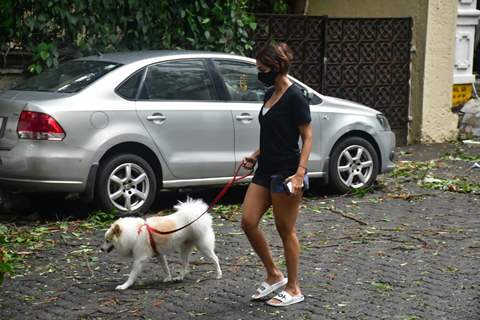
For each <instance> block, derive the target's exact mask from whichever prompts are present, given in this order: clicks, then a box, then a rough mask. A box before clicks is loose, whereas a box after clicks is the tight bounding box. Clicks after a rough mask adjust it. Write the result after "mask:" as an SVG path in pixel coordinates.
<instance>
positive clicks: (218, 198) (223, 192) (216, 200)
mask: <svg viewBox="0 0 480 320" xmlns="http://www.w3.org/2000/svg"><path fill="white" fill-rule="evenodd" d="M243 164H244V161H243V160H242V162H241V163H240V164H239V165H238V167H237V170H236V171H235V174H234V175H233V178H232V179H231V180H230V181H229V182H228V183H227V184H226V185H225V186H224V187H223V189H222V190H221V191H220V192H219V193H218V194H217V196H216V197H215V199H213V201H212V202H211V203H210V205H209V206H208V208H207V210H205V211H204V212H203V213H202V214H201V215H199V216H198V217H197V218H195V219H194V220H192V221H190V222H189V223H187V224H186V225H184V226H182V227H180V228H177V229H174V230H169V231H160V230H157V229H155V228H153V227H150V226H149V225H148V224H147V230H148V232H149V234H151V233H152V232H153V233H156V234H162V235H165V234H172V233H175V232H177V231H180V230H182V229H185V228H186V227H188V226H189V225H191V224H192V223H194V222H195V221H197V220H198V219H200V218H201V217H202V216H203V215H204V214H205V213H207V212H208V210H210V209H211V208H212V207H213V206H214V205H215V204H216V203H217V202H218V201H219V200H220V199H221V198H222V197H223V196H224V195H225V193H227V191H228V189H230V187H231V186H232V185H233V184H234V183H235V182H237V181H240V180H242V179H245V178H246V177H248V176H249V175H250V174H252V172H253V169H252V170H250V171H249V172H248V173H246V174H244V175H243V176H239V175H238V173H239V172H240V169H241V168H242V167H243ZM152 240H153V239H150V241H152Z"/></svg>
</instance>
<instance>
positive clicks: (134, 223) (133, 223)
mask: <svg viewBox="0 0 480 320" xmlns="http://www.w3.org/2000/svg"><path fill="white" fill-rule="evenodd" d="M174 208H175V209H176V212H175V213H173V214H171V215H168V216H153V217H148V218H147V219H146V220H144V219H142V218H134V217H128V218H120V219H118V220H117V221H115V222H114V223H113V224H112V225H111V226H110V228H109V229H108V230H107V232H105V242H104V243H103V245H102V248H101V249H102V250H103V251H107V252H110V251H112V250H113V249H116V250H118V251H119V253H120V254H121V255H122V256H124V257H133V259H134V262H133V267H132V271H131V272H130V275H129V277H128V280H127V281H126V282H125V283H123V284H122V285H119V286H117V287H116V289H117V290H125V289H127V288H128V287H130V286H131V285H132V284H133V283H134V282H135V279H136V278H137V276H138V274H139V273H140V272H141V270H142V267H143V264H144V263H145V262H146V261H148V260H149V259H150V258H151V257H153V256H155V255H157V254H158V255H159V257H160V262H161V266H162V268H163V270H164V271H165V272H166V274H167V276H166V278H165V279H164V281H165V282H166V281H172V276H171V274H170V270H169V268H168V264H167V259H166V257H165V256H164V254H167V253H169V252H172V251H175V250H177V249H179V250H180V258H181V262H182V265H183V270H181V272H180V275H179V276H178V277H176V278H174V279H173V280H182V279H183V278H184V277H185V275H186V274H187V273H188V271H189V268H188V265H189V262H188V259H189V256H190V253H191V252H192V249H193V247H196V248H197V249H198V250H199V251H200V252H202V253H203V254H204V255H205V256H207V257H208V258H210V259H212V260H213V262H214V263H215V266H216V271H217V279H220V278H221V277H222V270H221V269H220V264H219V262H218V257H217V255H216V254H215V252H214V249H215V234H214V233H213V229H212V217H211V216H210V214H208V213H206V214H204V215H203V216H202V217H201V218H200V219H198V220H197V221H195V222H194V223H192V224H191V225H189V226H188V227H186V228H184V229H182V230H180V231H177V232H174V233H171V234H166V235H163V234H156V233H154V232H151V231H150V230H149V229H150V228H154V229H156V230H159V231H170V230H175V229H177V228H181V227H182V226H185V225H187V224H188V223H189V222H191V221H193V220H194V219H196V218H197V217H198V216H199V215H201V214H202V213H203V212H205V211H206V210H207V208H208V206H207V205H206V204H205V202H203V201H202V200H192V199H190V198H189V199H187V201H186V202H180V203H179V204H178V205H176V206H175V207H174ZM151 241H152V242H151Z"/></svg>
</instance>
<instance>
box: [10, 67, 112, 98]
mask: <svg viewBox="0 0 480 320" xmlns="http://www.w3.org/2000/svg"><path fill="white" fill-rule="evenodd" d="M119 66H120V64H119V63H114V62H105V61H88V60H74V61H69V62H66V63H63V64H60V65H59V66H57V67H55V68H52V69H47V70H45V71H44V72H42V73H40V74H38V75H36V76H33V77H31V78H29V79H27V80H26V81H25V82H23V83H21V84H20V85H18V86H16V87H14V90H25V91H49V92H63V93H73V92H78V91H80V90H82V89H83V88H85V87H86V86H88V85H89V84H91V83H92V82H94V81H95V80H97V79H99V78H101V77H102V76H104V75H105V74H107V73H109V72H110V71H112V70H114V69H115V68H117V67H119Z"/></svg>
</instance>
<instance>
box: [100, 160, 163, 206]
mask: <svg viewBox="0 0 480 320" xmlns="http://www.w3.org/2000/svg"><path fill="white" fill-rule="evenodd" d="M97 177H98V178H97V184H96V188H95V192H96V196H97V199H98V202H99V204H100V205H101V207H102V208H103V209H115V210H116V211H117V212H118V214H119V215H129V214H131V215H135V214H143V213H145V212H147V211H148V209H149V208H150V206H151V205H152V203H153V201H154V200H155V195H156V193H157V181H156V177H155V173H154V172H153V169H152V166H151V165H150V164H149V163H148V162H147V161H146V160H145V159H143V158H142V157H140V156H138V155H135V154H116V155H113V156H110V157H109V158H107V159H105V160H104V161H102V163H101V164H100V167H99V172H98V175H97Z"/></svg>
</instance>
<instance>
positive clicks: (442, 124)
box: [421, 0, 458, 142]
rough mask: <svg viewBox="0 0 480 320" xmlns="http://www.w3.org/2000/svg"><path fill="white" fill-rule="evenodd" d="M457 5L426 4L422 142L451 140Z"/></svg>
mask: <svg viewBox="0 0 480 320" xmlns="http://www.w3.org/2000/svg"><path fill="white" fill-rule="evenodd" d="M456 21H457V1H451V0H437V1H430V4H429V8H428V24H427V46H426V54H425V72H424V79H425V84H424V95H423V121H422V135H421V140H422V142H434V141H435V142H436V141H446V140H453V139H455V138H456V136H457V133H458V130H457V123H458V117H457V116H456V115H455V114H453V113H452V111H451V106H452V89H453V74H454V71H453V65H454V61H455V42H456V40H455V33H456Z"/></svg>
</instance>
